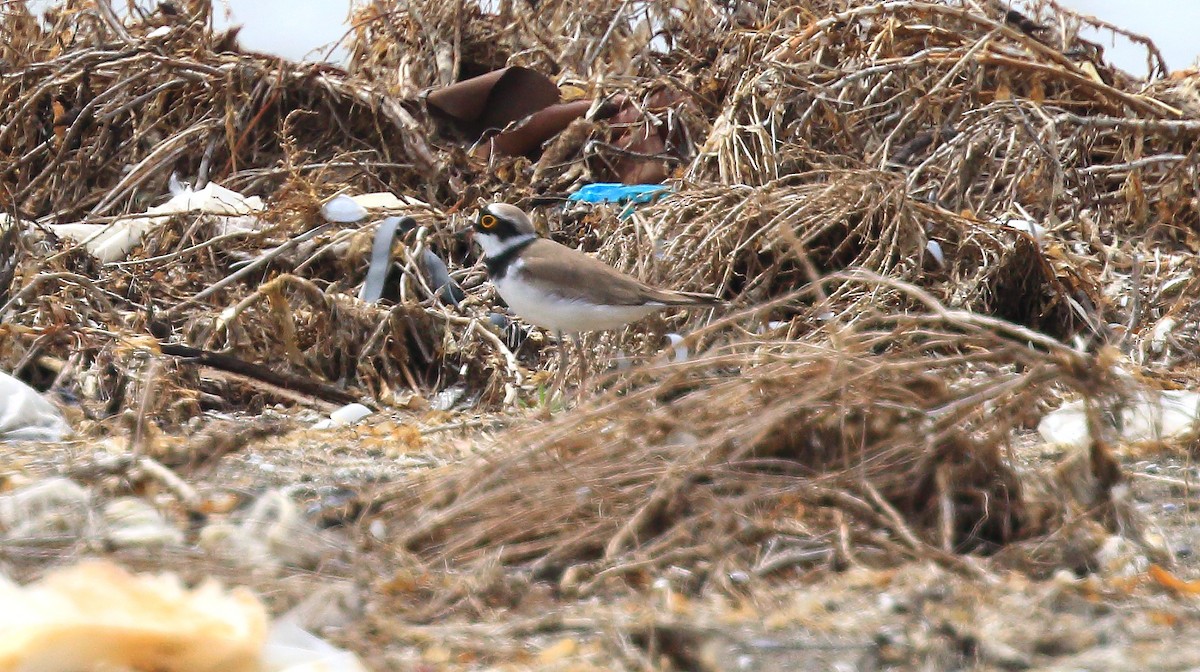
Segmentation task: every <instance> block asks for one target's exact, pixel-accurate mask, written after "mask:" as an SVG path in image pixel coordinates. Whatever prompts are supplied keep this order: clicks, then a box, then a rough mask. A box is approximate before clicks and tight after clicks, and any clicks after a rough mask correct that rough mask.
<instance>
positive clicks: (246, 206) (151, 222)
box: [48, 178, 263, 264]
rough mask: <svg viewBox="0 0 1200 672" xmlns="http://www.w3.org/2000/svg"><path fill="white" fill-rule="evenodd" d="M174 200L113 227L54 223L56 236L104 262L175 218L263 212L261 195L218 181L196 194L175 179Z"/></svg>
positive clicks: (118, 256) (171, 186) (122, 255)
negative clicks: (254, 194)
mask: <svg viewBox="0 0 1200 672" xmlns="http://www.w3.org/2000/svg"><path fill="white" fill-rule="evenodd" d="M168 188H169V189H171V193H172V196H171V199H170V200H168V201H167V202H166V203H163V204H162V205H156V206H154V207H153V208H150V209H148V210H146V213H145V214H144V215H138V216H135V217H123V218H121V219H118V220H116V221H114V222H112V223H111V224H87V223H83V222H77V223H73V224H50V225H49V226H48V228H49V229H50V230H51V231H52V232H53V233H54V235H56V236H59V237H61V238H68V239H70V240H73V241H75V242H76V243H79V244H81V245H83V246H84V248H85V249H86V250H87V251H88V252H90V253H91V254H92V256H94V257H96V258H97V259H99V260H100V261H101V262H103V263H106V264H107V263H111V262H114V261H117V260H119V259H123V258H125V257H126V256H127V255H128V254H129V252H130V251H131V250H133V248H134V247H136V246H137V245H138V243H140V242H141V240H142V236H144V235H146V232H147V231H149V230H151V229H152V228H154V227H156V226H158V225H160V224H163V223H165V222H166V221H167V220H169V219H170V218H171V216H173V215H178V214H182V213H185V212H198V213H205V214H210V215H222V216H227V217H232V216H238V215H250V214H253V213H255V212H259V211H260V210H262V209H263V202H262V199H261V198H259V197H258V196H250V197H248V198H247V197H246V196H243V195H241V194H239V193H238V192H236V191H233V190H231V189H226V188H225V187H222V186H221V185H219V184H217V183H215V182H209V183H208V184H207V185H205V187H204V188H203V189H200V190H199V191H193V190H192V188H191V187H189V186H187V185H186V184H183V183H181V182H179V180H178V178H176V179H175V181H174V184H170V183H168Z"/></svg>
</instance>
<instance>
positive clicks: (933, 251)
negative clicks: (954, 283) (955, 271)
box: [925, 240, 946, 268]
mask: <svg viewBox="0 0 1200 672" xmlns="http://www.w3.org/2000/svg"><path fill="white" fill-rule="evenodd" d="M925 251H926V252H928V253H929V256H930V257H932V258H933V260H934V261H935V262H937V265H938V268H945V267H946V255H945V254H943V253H942V245H941V243H939V242H938V241H936V240H929V241H926V243H925Z"/></svg>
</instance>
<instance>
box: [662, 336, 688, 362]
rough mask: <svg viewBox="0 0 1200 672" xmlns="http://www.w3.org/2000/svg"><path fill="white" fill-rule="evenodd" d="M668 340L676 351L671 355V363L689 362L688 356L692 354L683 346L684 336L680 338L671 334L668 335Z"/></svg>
mask: <svg viewBox="0 0 1200 672" xmlns="http://www.w3.org/2000/svg"><path fill="white" fill-rule="evenodd" d="M667 340H668V341H670V342H671V347H672V348H674V349H675V351H674V352H672V353H671V361H673V362H686V361H688V354H690V353H689V351H688V347H687V346H686V345H684V344H683V336H680V335H679V334H674V333H671V334H667Z"/></svg>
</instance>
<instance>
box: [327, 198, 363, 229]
mask: <svg viewBox="0 0 1200 672" xmlns="http://www.w3.org/2000/svg"><path fill="white" fill-rule="evenodd" d="M321 216H322V217H324V218H325V220H326V221H329V222H338V223H341V224H349V223H351V222H357V221H360V220H363V219H365V218H366V216H367V209H366V208H364V207H363V206H361V205H359V204H358V202H357V201H355V200H354V199H353V198H350V197H349V196H347V195H345V194H338V195H337V196H334V197H333V198H331V199H329V200H328V201H326V202H325V205H322V206H321Z"/></svg>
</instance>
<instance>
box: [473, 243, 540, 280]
mask: <svg viewBox="0 0 1200 672" xmlns="http://www.w3.org/2000/svg"><path fill="white" fill-rule="evenodd" d="M535 240H537V238H534V237H532V236H531V237H530V238H529V240H525V241H522V242H519V243H515V244H513V245H510V246H508V247H507V248H505V249H504V251H503V252H501V253H500V254H497V255H496V256H494V257H484V258H483V263H484V264H485V265H486V266H487V272H488V277H489V278H491V279H492V280H499V279H500V278H503V277H504V276H505V275H507V274H508V267H509V266H511V265H512V263H513V261H515V260H516V258H517V255H518V254H520V253H521V250H524V249H525V248H527V247H529V246H530V245H532V244H533V241H535Z"/></svg>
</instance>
